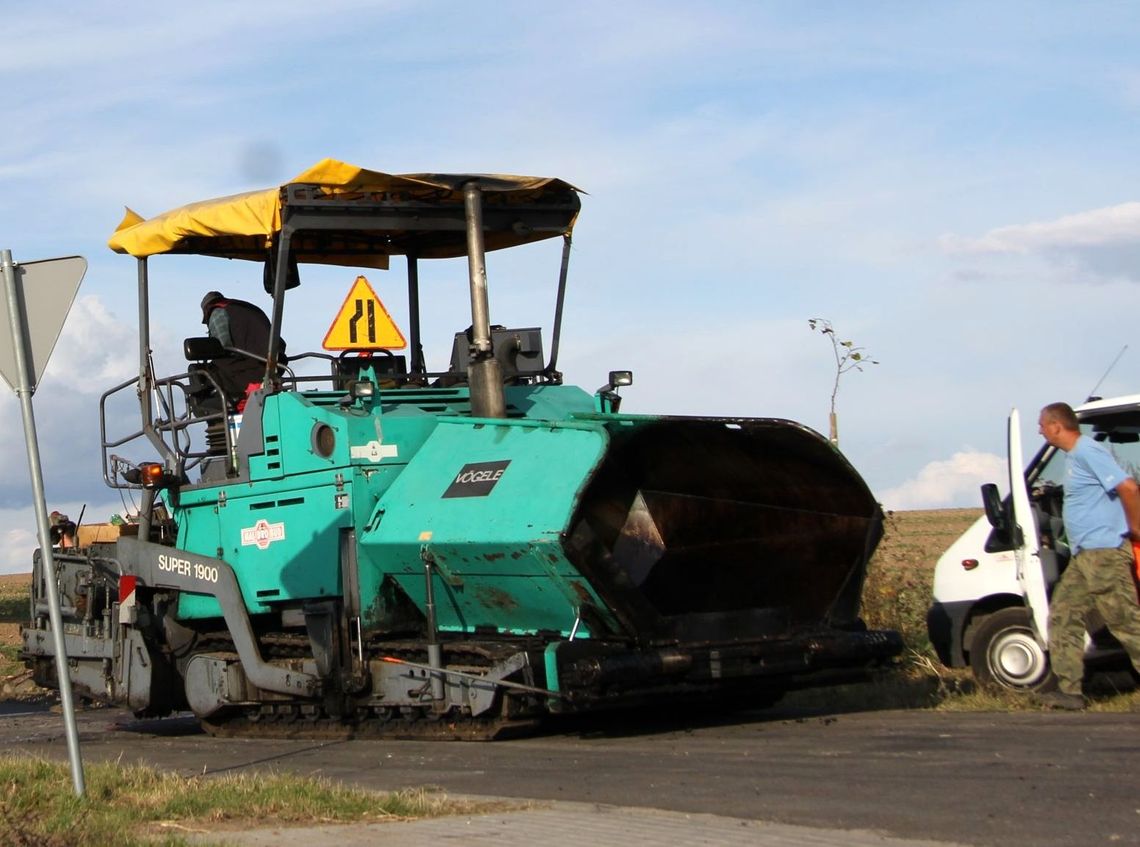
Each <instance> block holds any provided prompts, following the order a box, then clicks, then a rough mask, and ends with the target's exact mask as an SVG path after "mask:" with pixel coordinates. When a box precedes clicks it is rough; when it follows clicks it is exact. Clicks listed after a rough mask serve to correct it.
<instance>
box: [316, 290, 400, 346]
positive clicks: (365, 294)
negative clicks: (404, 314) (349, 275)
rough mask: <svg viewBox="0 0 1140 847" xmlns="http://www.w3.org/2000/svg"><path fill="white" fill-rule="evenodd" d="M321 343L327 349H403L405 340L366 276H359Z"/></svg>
mask: <svg viewBox="0 0 1140 847" xmlns="http://www.w3.org/2000/svg"><path fill="white" fill-rule="evenodd" d="M321 346H322V347H324V348H325V349H326V350H377V349H384V350H402V349H403V348H404V347H407V346H408V342H406V341H405V340H404V335H403V333H401V332H400V329H399V327H397V326H396V323H395V321H393V320H392V316H391V315H389V314H388V310H387V309H385V308H384V304H383V303H381V302H380V298H379V297H377V296H376V292H375V291H373V290H372V286H371V285H369V284H368V280H366V279H365V278H364V277H362V276H358V277H357V278H356V282H354V283H353V284H352V288H351V289H349V292H348V296H347V297H345V298H344V305H343V306H341V307H340V312H338V313H337V316H336V318H334V319H333V322H332V326H330V327H329V331H328V332H327V333H326V334H325V340H324V342H323V343H322V344H321Z"/></svg>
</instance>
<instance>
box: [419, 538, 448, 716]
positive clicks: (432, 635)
mask: <svg viewBox="0 0 1140 847" xmlns="http://www.w3.org/2000/svg"><path fill="white" fill-rule="evenodd" d="M423 560H424V612H425V615H426V617H427V653H428V665H429V666H430V667H431V669H432V670H431V699H432V700H434V701H435V702H436V703H443V697H444V691H443V674H442V673H441V671H442V670H443V649H442V648H441V647H440V646H439V634H438V632H437V631H436V617H435V568H434V567H433V566H434V564H435V562H434V561H433V559H432V557H431V553H428V552H426V551H425V552H424V553H423Z"/></svg>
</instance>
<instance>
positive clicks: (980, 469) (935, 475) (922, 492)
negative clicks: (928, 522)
mask: <svg viewBox="0 0 1140 847" xmlns="http://www.w3.org/2000/svg"><path fill="white" fill-rule="evenodd" d="M1006 473H1007V471H1006V461H1005V459H1004V458H1003V457H1001V456H997V455H994V454H993V453H981V452H978V451H976V450H964V451H962V452H959V453H955V454H954V455H953V456H951V457H950V458H949V459H941V460H938V461H934V462H930V463H929V464H927V465H926V466H925V467H924V468H922V470H920V471H919V472H918V474H917V475H916V476H915V477H914V478H912V479H909V480H907V481H906V482H904V483H902V484H901V485H898V486H896V487H894V488H891V489H888V490H887V491H883V492H881V494H880V500H881V501H882V503H883V506H884V507H885V508H887V509H938V508H948V507H953V506H977V505H978V504H979V503H980V502H981V499H980V496H979V494H978V488H979V486H981V485H982V484H983V483H986V482H997V483H999V484H1000V483H1001V480H1003V479H1004V478H1005V476H1006Z"/></svg>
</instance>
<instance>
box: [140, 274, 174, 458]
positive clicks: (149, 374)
mask: <svg viewBox="0 0 1140 847" xmlns="http://www.w3.org/2000/svg"><path fill="white" fill-rule="evenodd" d="M137 267H138V290H139V386H138V397H139V416H140V417H141V418H142V431H143V433H144V434H145V435H146V438H147V441H149V442H150V443H151V446H153V447H154V449H155V450H157V451H158V453H159V455H160V456H162V458H163V461H164V462H165V463H166V467H167V469H168V470H170V471H171V472H174V471H176V470H177V467H178V457H177V455H176V454H175V451H174V450H172V449H171V448H170V447H169V446H167V444H166V442H165V441H163V440H162V435H161V434H159V433H158V432H157V431H156V430H155V428H154V363H153V362H151V358H150V276H149V272H148V269H147V260H146V257H145V256H143V257H141V258H140V259H139V260H138V265H137ZM175 437H176V438H177V436H175Z"/></svg>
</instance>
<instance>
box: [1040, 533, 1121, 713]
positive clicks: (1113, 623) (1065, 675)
mask: <svg viewBox="0 0 1140 847" xmlns="http://www.w3.org/2000/svg"><path fill="white" fill-rule="evenodd" d="M1132 568H1133V557H1132V544H1131V542H1129V541H1128V540H1125V542H1124V543H1123V544H1121V545H1120V546H1119V547H1114V548H1105V549H1099V550H1082V551H1081V552H1080V553H1077V555H1076V556H1074V557H1073V558H1072V560H1071V561H1070V562H1069V566H1068V567H1067V568H1065V573H1064V574H1063V575H1062V576H1061V581H1060V582H1059V583H1058V584H1057V587H1056V588H1055V589H1054V591H1053V596H1052V598H1051V599H1050V602H1049V660H1050V662H1051V664H1052V665H1053V672H1054V673H1055V674H1057V680H1058V683H1059V687H1060V689H1061V690H1062V691H1064V692H1065V693H1066V694H1080V693H1081V678H1082V677H1083V676H1084V653H1085V615H1086V614H1087V613H1088V612H1089V610H1090V609H1094V608H1095V609H1096V610H1097V611H1098V612H1100V614H1101V617H1103V618H1104V622H1105V624H1106V625H1107V626H1108V628H1109V630H1110V631H1111V632H1112V634H1113V635H1114V636H1116V639H1117V641H1119V642H1120V643H1121V644H1123V645H1124V649H1125V650H1127V651H1128V656H1129V658H1131V659H1132V665H1133V667H1135V668H1136V669H1137V671H1140V602H1138V601H1137V599H1136V585H1135V583H1134V582H1133V580H1132Z"/></svg>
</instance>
